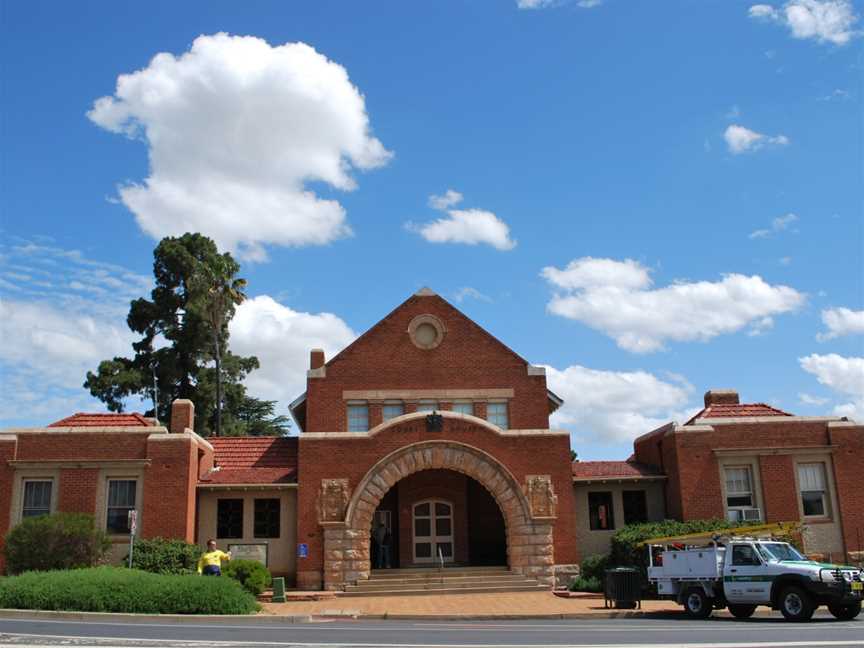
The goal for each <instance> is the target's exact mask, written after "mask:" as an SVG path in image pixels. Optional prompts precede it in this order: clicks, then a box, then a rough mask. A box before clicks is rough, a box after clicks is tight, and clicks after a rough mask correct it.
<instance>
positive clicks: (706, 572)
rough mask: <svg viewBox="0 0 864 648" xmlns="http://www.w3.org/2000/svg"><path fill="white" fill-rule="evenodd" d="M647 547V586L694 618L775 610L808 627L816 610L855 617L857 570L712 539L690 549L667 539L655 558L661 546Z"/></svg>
mask: <svg viewBox="0 0 864 648" xmlns="http://www.w3.org/2000/svg"><path fill="white" fill-rule="evenodd" d="M651 543H652V541H647V542H646V544H648V545H649V567H648V580H649V581H650V582H652V583H655V584H656V586H657V591H658V593H659V594H660V595H661V596H662V597H664V598H670V599H674V600H676V601H677V602H678V603H680V604H681V605H683V606H684V610H685V611H686V612H687V614H688V615H689V616H691V617H694V618H700V619H704V618H707V617H709V616H710V615H711V613H712V611H713V610H719V609H723V608H727V607H728V608H729V612H731V613H732V615H733V616H735V617H737V618H739V619H745V618H747V617H750V616H751V615H752V614H753V612H754V611H755V610H756V608H757V607H758V606H760V605H764V606H768V607H770V608H771V609H774V610H780V612H781V613H782V614H783V616H784V617H785V618H786V619H788V620H790V621H808V620H809V619H810V617H812V616H813V612H814V611H815V610H816V608H817V607H819V606H820V605H826V606H828V610H829V611H830V612H831V614H833V615H834V616H835V617H836V618H838V619H842V620H850V619H854V618H855V617H857V616H858V614H860V612H861V601H862V596H864V582H862V581H864V573H862V570H860V569H858V568H856V567H846V566H841V565H832V564H825V563H820V562H816V561H813V560H808V559H807V558H805V557H804V556H802V555H801V554H800V553H799V552H798V550H797V549H795V547H793V546H792V545H790V544H789V543H787V542H777V541H773V540H770V539H760V538H757V537H744V536H730V537H722V536H716V537H714V538H712V539H711V540H710V541H709V542H707V543H702V544H703V546H695V545H694V544H688V543H672V542H668V539H667V542H666V543H665V545H666V549H665V550H663V551H661V552H659V556H658V555H657V547H662V546H663V545H660V544H651ZM676 544H677V548H676V546H675V545H676ZM652 547H653V548H654V549H653V550H652Z"/></svg>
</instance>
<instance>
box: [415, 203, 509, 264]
mask: <svg viewBox="0 0 864 648" xmlns="http://www.w3.org/2000/svg"><path fill="white" fill-rule="evenodd" d="M461 201H462V194H461V193H459V192H458V191H453V190H452V189H448V190H447V191H446V193H444V194H443V195H441V196H437V195H432V196H429V206H430V207H432V208H433V209H437V210H438V211H443V212H446V213H447V216H446V217H444V218H439V219H438V220H435V221H431V222H429V223H424V224H420V225H418V224H416V223H410V222H409V223H406V225H405V226H406V227H407V229H408V230H409V231H412V232H417V233H418V234H420V235H421V236H422V237H423V238H424V239H426V240H427V241H429V242H430V243H463V244H466V245H479V244H485V245H491V246H492V247H494V248H495V249H497V250H512V249H513V248H514V247H516V241H514V240H513V239H512V238H510V226H509V225H507V223H505V222H504V221H503V220H501V219H500V218H498V216H496V215H495V214H493V213H492V212H490V211H487V210H485V209H450V207H452V206H453V205H456V204H458V203H459V202H461Z"/></svg>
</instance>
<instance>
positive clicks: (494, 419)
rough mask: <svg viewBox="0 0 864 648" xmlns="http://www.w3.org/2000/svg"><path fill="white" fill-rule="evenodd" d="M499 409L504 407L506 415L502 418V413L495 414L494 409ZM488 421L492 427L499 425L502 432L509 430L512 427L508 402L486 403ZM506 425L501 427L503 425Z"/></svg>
mask: <svg viewBox="0 0 864 648" xmlns="http://www.w3.org/2000/svg"><path fill="white" fill-rule="evenodd" d="M497 407H503V409H504V415H503V417H502V416H501V414H500V413H498V414H493V413H492V409H493V408H497ZM486 420H487V421H489V422H490V423H491V424H492V425H497V426H498V427H499V428H501V429H502V430H507V429H509V427H510V407H509V403H507V401H490V402H488V403H486ZM502 422H503V423H504V425H501V423H502Z"/></svg>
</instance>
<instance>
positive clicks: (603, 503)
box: [588, 492, 615, 531]
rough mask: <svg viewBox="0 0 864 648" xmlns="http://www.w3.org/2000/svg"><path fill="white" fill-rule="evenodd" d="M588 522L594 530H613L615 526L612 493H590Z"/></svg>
mask: <svg viewBox="0 0 864 648" xmlns="http://www.w3.org/2000/svg"><path fill="white" fill-rule="evenodd" d="M588 522H589V525H590V527H591V530H592V531H611V530H612V529H614V528H615V516H614V514H613V512H612V493H610V492H599V493H588Z"/></svg>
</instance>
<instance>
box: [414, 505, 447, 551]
mask: <svg viewBox="0 0 864 648" xmlns="http://www.w3.org/2000/svg"><path fill="white" fill-rule="evenodd" d="M439 556H440V557H439ZM440 558H443V559H444V562H453V505H452V504H450V502H445V501H444V500H425V501H423V502H418V503H417V504H415V505H414V562H415V563H435V562H438V560H440Z"/></svg>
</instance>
